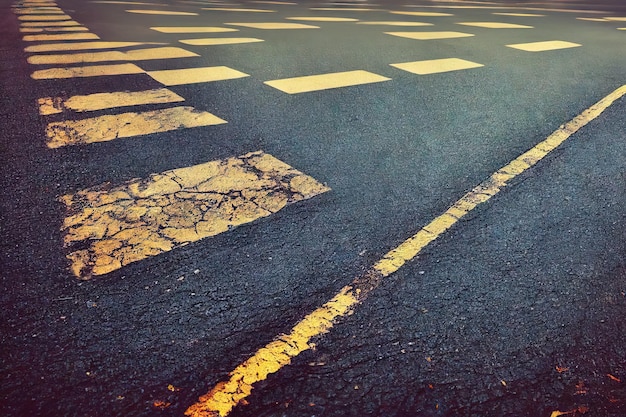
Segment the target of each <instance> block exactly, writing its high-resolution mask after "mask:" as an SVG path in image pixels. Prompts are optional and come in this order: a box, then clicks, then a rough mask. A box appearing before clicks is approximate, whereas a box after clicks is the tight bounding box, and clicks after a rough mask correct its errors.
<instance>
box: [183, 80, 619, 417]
mask: <svg viewBox="0 0 626 417" xmlns="http://www.w3.org/2000/svg"><path fill="white" fill-rule="evenodd" d="M625 94H626V85H623V86H622V87H620V88H618V89H617V90H615V91H613V92H612V93H611V94H609V95H608V96H606V97H604V98H603V99H601V100H600V101H598V102H597V103H596V104H594V105H593V106H591V107H589V108H588V109H587V110H585V111H583V112H582V113H581V114H580V115H578V116H576V117H575V118H574V119H572V120H571V121H569V122H568V123H566V124H565V125H562V126H561V127H559V128H558V129H557V130H555V131H554V132H553V133H552V134H551V135H550V136H548V137H547V138H546V139H545V140H543V141H542V142H540V143H539V144H537V145H536V146H534V147H533V148H532V149H530V150H529V151H527V152H525V153H523V154H522V155H520V156H518V157H517V158H515V159H514V160H512V161H511V162H510V163H508V164H507V165H505V166H503V167H502V168H500V169H499V170H497V171H496V172H495V173H494V174H492V175H491V176H490V177H489V178H487V179H486V180H485V181H483V182H482V183H480V184H479V185H478V186H477V187H475V188H474V189H472V190H471V191H470V192H468V193H467V194H465V195H464V196H463V197H461V199H459V200H458V201H457V202H456V203H454V204H453V205H452V206H450V208H448V210H446V211H445V212H444V213H443V214H441V215H440V216H438V217H436V218H435V219H434V220H433V221H431V222H430V223H428V224H427V225H426V226H424V227H423V228H422V229H421V230H419V231H418V232H417V233H416V234H414V235H413V236H411V237H409V238H408V239H407V240H405V241H404V242H402V243H401V244H400V245H399V246H397V247H396V248H395V249H392V250H391V251H389V252H388V253H387V254H385V255H384V256H383V258H382V259H381V260H379V261H378V262H376V263H375V264H374V265H373V266H372V267H371V268H370V269H369V271H368V272H366V273H365V274H363V275H361V276H359V277H357V278H355V279H354V280H353V281H352V283H351V284H349V285H347V286H345V287H343V288H342V289H341V290H340V291H339V292H338V293H337V294H336V295H335V296H334V297H333V298H332V299H331V300H330V301H328V302H327V303H325V304H324V305H322V306H321V307H319V308H317V309H316V310H315V311H313V312H312V313H310V314H308V315H307V316H306V317H304V318H303V319H302V320H301V321H300V322H298V323H297V324H296V325H295V326H294V327H293V328H292V329H291V332H290V333H289V334H281V335H279V336H277V337H276V338H275V339H274V340H273V341H272V342H270V343H268V344H267V345H266V346H264V347H262V348H260V349H259V350H257V351H256V353H255V354H254V355H252V356H251V357H250V358H248V359H247V360H245V361H244V362H243V363H241V364H240V365H239V366H237V367H236V368H235V369H234V370H233V371H232V372H230V374H229V378H228V380H227V381H222V382H220V383H218V384H217V385H216V386H215V387H214V388H213V389H211V390H210V391H209V392H208V393H207V394H205V395H203V396H201V397H200V398H199V399H198V401H197V402H196V403H195V404H193V405H191V406H190V407H189V408H188V409H187V410H186V411H185V415H187V416H191V417H218V416H219V417H224V416H226V415H228V414H229V413H230V412H231V411H232V409H233V408H234V407H235V406H237V405H238V404H240V403H242V402H244V400H245V398H246V397H248V396H249V395H250V393H251V392H252V388H253V386H254V384H255V383H257V382H259V381H262V380H265V379H266V378H267V377H268V376H269V375H270V374H273V373H275V372H278V371H279V370H280V369H281V368H282V367H283V366H285V365H288V364H290V363H291V360H292V359H293V358H295V357H296V356H297V355H299V354H300V353H302V352H304V351H306V350H308V349H311V348H313V347H314V346H315V344H314V342H313V341H312V339H313V338H316V337H319V336H321V335H323V334H325V333H327V332H329V331H330V330H331V328H332V327H333V325H334V324H335V323H336V322H337V321H338V320H339V319H341V318H342V317H344V316H346V315H348V314H351V313H352V312H353V310H354V308H355V307H357V305H359V304H360V303H362V302H363V301H364V300H365V299H366V298H367V296H368V295H369V294H370V293H371V292H372V291H373V290H375V289H376V288H378V286H379V285H380V283H381V281H382V279H383V278H385V277H387V276H389V275H391V274H393V273H394V272H396V271H397V270H398V269H400V268H401V267H402V266H403V265H404V264H405V263H407V262H408V261H410V260H412V259H414V258H415V256H417V254H418V253H420V251H421V250H422V249H424V248H425V247H426V246H428V244H429V243H430V242H432V241H434V240H435V239H437V238H438V237H439V236H441V235H442V234H443V233H444V232H445V231H446V230H448V229H449V228H450V227H452V226H453V225H454V224H456V223H457V222H458V221H459V220H460V219H461V218H462V217H463V216H465V215H466V214H468V213H469V212H471V211H472V210H473V209H474V208H476V207H477V206H478V205H480V204H481V203H485V202H487V201H488V200H489V199H491V198H492V197H493V196H494V195H496V194H498V193H499V192H500V191H501V190H502V189H503V188H504V187H506V186H508V185H509V182H510V181H511V180H512V179H514V178H515V177H517V176H518V175H520V174H521V173H523V172H524V171H526V170H528V169H530V168H531V167H532V166H533V165H535V164H536V163H537V162H539V161H540V160H541V159H543V158H544V157H545V156H546V155H548V154H549V153H550V152H552V151H553V150H554V149H556V148H557V147H558V146H559V145H561V144H562V143H563V142H564V141H566V140H567V139H568V138H569V137H570V136H572V135H573V134H574V133H576V132H577V131H578V130H580V129H581V128H583V127H584V126H586V125H587V124H588V123H589V122H591V121H592V120H594V119H595V118H596V117H598V116H599V115H600V114H601V113H602V112H603V111H604V110H606V109H607V108H608V107H609V106H610V105H611V104H613V102H614V101H616V100H618V99H620V98H621V97H623V96H624V95H625Z"/></svg>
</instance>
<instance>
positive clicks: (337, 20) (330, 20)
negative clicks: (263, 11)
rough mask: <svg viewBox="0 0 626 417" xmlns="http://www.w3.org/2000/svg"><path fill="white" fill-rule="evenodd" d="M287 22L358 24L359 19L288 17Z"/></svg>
mask: <svg viewBox="0 0 626 417" xmlns="http://www.w3.org/2000/svg"><path fill="white" fill-rule="evenodd" d="M286 19H287V20H304V21H309V22H358V20H359V19H352V18H350V17H324V16H319V17H315V16H312V17H287V18H286Z"/></svg>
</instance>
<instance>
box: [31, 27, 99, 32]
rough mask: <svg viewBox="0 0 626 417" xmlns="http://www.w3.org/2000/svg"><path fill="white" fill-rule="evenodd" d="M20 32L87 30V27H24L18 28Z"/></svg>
mask: <svg viewBox="0 0 626 417" xmlns="http://www.w3.org/2000/svg"><path fill="white" fill-rule="evenodd" d="M20 32H21V33H44V32H45V33H48V32H89V29H88V28H86V27H84V26H67V27H62V26H52V27H37V28H32V27H25V28H20Z"/></svg>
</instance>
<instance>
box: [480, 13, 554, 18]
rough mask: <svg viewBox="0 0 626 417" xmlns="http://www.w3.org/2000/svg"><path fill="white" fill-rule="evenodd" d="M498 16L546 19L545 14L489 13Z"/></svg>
mask: <svg viewBox="0 0 626 417" xmlns="http://www.w3.org/2000/svg"><path fill="white" fill-rule="evenodd" d="M491 14H494V15H498V16H515V17H546V15H545V14H534V13H491Z"/></svg>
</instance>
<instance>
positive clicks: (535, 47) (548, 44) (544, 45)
mask: <svg viewBox="0 0 626 417" xmlns="http://www.w3.org/2000/svg"><path fill="white" fill-rule="evenodd" d="M507 46H508V47H509V48H515V49H520V50H522V51H528V52H542V51H554V50H556V49H567V48H576V47H578V46H581V45H580V44H578V43H572V42H565V41H544V42H530V43H518V44H514V45H507Z"/></svg>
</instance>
